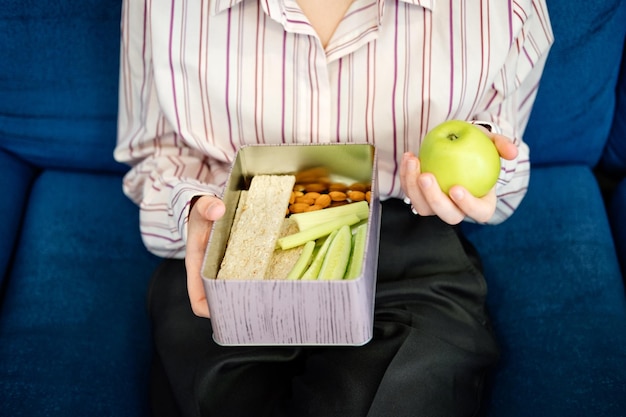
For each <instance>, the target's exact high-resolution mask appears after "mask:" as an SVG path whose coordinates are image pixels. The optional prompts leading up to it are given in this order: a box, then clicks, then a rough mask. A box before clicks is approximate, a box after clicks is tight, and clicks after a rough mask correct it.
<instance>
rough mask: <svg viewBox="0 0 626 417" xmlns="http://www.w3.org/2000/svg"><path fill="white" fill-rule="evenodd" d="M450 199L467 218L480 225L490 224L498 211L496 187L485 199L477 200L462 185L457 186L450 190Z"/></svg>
mask: <svg viewBox="0 0 626 417" xmlns="http://www.w3.org/2000/svg"><path fill="white" fill-rule="evenodd" d="M450 198H451V199H452V201H453V202H454V203H455V204H456V206H457V207H458V208H459V209H460V210H461V211H463V212H464V213H465V215H466V216H468V217H471V218H472V219H474V220H475V221H477V222H479V223H486V222H488V221H489V220H490V219H491V218H492V217H493V214H494V213H495V211H496V202H497V197H496V192H495V187H494V188H492V189H491V190H490V191H489V193H487V195H485V196H484V197H481V198H477V197H474V196H473V195H472V194H471V193H470V192H469V191H467V190H466V189H465V188H463V187H461V186H460V185H455V186H453V187H452V188H450Z"/></svg>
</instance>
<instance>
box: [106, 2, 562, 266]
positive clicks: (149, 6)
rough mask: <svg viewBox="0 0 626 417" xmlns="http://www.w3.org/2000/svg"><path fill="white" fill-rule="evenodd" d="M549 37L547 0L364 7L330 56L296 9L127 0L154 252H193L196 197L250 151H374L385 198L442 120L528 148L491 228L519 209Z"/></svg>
mask: <svg viewBox="0 0 626 417" xmlns="http://www.w3.org/2000/svg"><path fill="white" fill-rule="evenodd" d="M552 40H553V37H552V32H551V28H550V22H549V18H548V12H547V8H546V5H545V2H544V0H517V1H505V0H463V1H459V0H399V1H395V0H355V1H354V3H353V4H352V5H351V7H350V9H349V10H348V12H347V14H346V15H345V17H344V19H343V20H342V21H341V23H340V24H339V27H338V28H337V30H336V32H335V33H334V35H333V37H332V39H331V40H330V42H329V44H328V45H327V47H326V48H323V47H322V45H321V43H320V42H319V40H318V38H317V36H316V34H315V31H314V30H313V28H312V27H311V26H310V24H309V23H308V20H307V19H306V17H305V16H304V15H303V14H302V12H301V11H300V8H299V7H298V5H297V3H296V1H295V0H260V1H254V0H194V1H189V0H187V1H185V0H159V1H152V0H143V1H142V0H126V1H125V2H124V6H123V19H122V39H121V46H122V54H121V66H120V101H119V103H120V106H119V138H118V146H117V148H116V150H115V156H116V158H117V159H118V160H119V161H123V162H127V163H129V164H131V165H132V169H131V170H130V172H129V173H128V174H127V176H126V177H125V181H124V190H125V192H126V194H127V195H128V196H129V197H130V198H131V199H133V201H135V202H136V203H137V204H139V205H140V210H141V232H142V235H143V237H144V242H145V243H146V245H147V247H148V248H149V249H150V250H151V251H153V252H154V253H156V254H158V255H160V256H165V257H182V256H184V242H185V239H186V215H187V211H188V210H187V209H188V205H189V201H190V199H191V197H192V196H194V195H198V194H206V193H215V194H217V195H219V194H220V193H221V187H222V186H223V184H224V183H225V181H226V178H227V174H228V168H229V165H230V162H231V160H232V159H233V157H234V155H235V152H236V149H237V148H238V147H239V146H240V145H243V144H250V143H296V142H298V143H326V142H368V143H372V144H375V145H376V146H377V149H378V153H379V163H378V165H379V170H380V172H379V180H380V191H381V197H382V198H383V199H385V198H391V197H397V198H402V197H403V193H402V190H401V189H400V184H399V180H398V177H397V175H398V172H399V162H400V160H401V157H402V154H403V153H404V152H405V151H413V152H415V153H417V152H418V150H419V146H420V141H421V139H422V138H423V137H424V135H425V134H426V132H427V131H428V130H430V129H431V128H433V127H434V126H435V125H437V124H438V123H440V122H442V121H444V120H447V119H463V120H486V121H490V122H493V123H495V124H497V125H499V126H500V127H501V129H502V130H503V132H504V133H505V134H506V135H507V136H509V137H511V138H513V139H514V140H515V142H516V143H517V144H518V145H519V149H520V155H519V157H518V158H517V159H516V160H515V161H507V162H506V163H505V164H504V165H503V167H502V174H501V176H500V181H499V184H498V195H499V197H500V198H499V205H498V210H497V213H496V215H495V216H494V218H493V223H497V222H500V221H503V220H504V219H506V218H507V217H508V216H509V215H510V214H511V213H512V212H513V211H514V210H515V208H516V207H517V205H518V204H519V202H520V201H521V199H522V198H523V196H524V194H525V191H526V187H527V185H528V178H529V168H530V167H529V151H528V148H527V146H526V145H525V144H524V142H523V140H522V135H523V132H524V128H525V126H526V123H527V120H528V116H529V114H530V110H531V108H532V105H533V102H534V98H535V95H536V91H537V87H538V83H539V79H540V76H541V72H542V70H543V66H544V63H545V59H546V56H547V53H548V50H549V48H550V45H551V43H552Z"/></svg>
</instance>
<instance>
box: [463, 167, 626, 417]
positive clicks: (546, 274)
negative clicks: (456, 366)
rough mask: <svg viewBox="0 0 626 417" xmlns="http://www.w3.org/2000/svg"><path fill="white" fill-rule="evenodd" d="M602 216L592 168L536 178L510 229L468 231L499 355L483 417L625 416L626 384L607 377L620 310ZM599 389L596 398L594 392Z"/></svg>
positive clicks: (618, 346)
mask: <svg viewBox="0 0 626 417" xmlns="http://www.w3.org/2000/svg"><path fill="white" fill-rule="evenodd" d="M581 190H584V192H581ZM572 207H575V208H576V209H575V210H572ZM603 211H604V206H603V202H602V198H601V195H600V190H599V188H598V185H597V183H596V181H595V178H594V176H593V174H592V172H591V171H590V169H589V168H588V167H586V166H562V167H561V166H560V167H545V168H536V169H534V170H533V174H532V176H531V184H530V188H529V190H528V194H527V196H526V198H525V199H524V201H523V203H522V205H521V207H520V208H519V209H518V211H517V212H516V213H515V214H514V215H513V217H512V218H511V219H509V220H508V221H507V222H505V223H503V224H501V225H499V226H496V227H482V226H478V225H464V230H465V232H466V235H467V236H468V238H469V239H470V240H471V241H472V242H474V243H475V245H476V246H477V247H478V248H479V249H480V252H481V254H482V255H483V263H484V268H485V274H486V277H487V284H488V286H489V295H488V307H489V309H490V312H491V313H492V317H493V320H494V328H495V330H496V334H497V335H498V339H499V342H500V344H501V348H502V361H501V362H500V364H499V366H498V368H497V370H496V372H495V373H494V375H493V377H492V384H491V390H490V392H491V396H490V398H489V399H488V402H487V404H486V407H485V412H486V415H489V416H506V417H515V416H533V415H541V416H543V415H545V416H590V415H594V416H596V415H598V416H600V415H602V416H618V415H622V414H621V413H622V412H623V410H626V399H624V396H623V393H624V387H626V376H625V375H624V374H621V373H618V374H615V373H614V372H613V371H612V369H613V368H614V366H615V361H617V360H620V358H622V357H623V347H624V346H626V319H625V318H626V303H625V298H624V287H623V285H622V280H621V275H620V270H619V265H618V263H617V259H616V257H615V252H614V247H613V241H612V239H611V231H610V229H609V223H608V221H607V219H606V218H601V217H599V216H598V213H602V212H603ZM539 358H541V359H539ZM599 381H602V389H595V388H594V387H597V386H598V385H597V384H598V383H599Z"/></svg>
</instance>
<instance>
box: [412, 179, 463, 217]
mask: <svg viewBox="0 0 626 417" xmlns="http://www.w3.org/2000/svg"><path fill="white" fill-rule="evenodd" d="M418 184H419V187H420V190H421V192H422V195H423V197H424V200H425V201H426V203H427V204H428V207H429V208H430V210H432V211H433V213H434V214H436V215H437V216H439V218H441V220H443V221H444V222H446V223H448V224H459V223H461V222H462V221H463V219H464V218H465V213H463V211H461V209H460V208H459V207H458V206H457V205H456V204H455V203H454V202H453V201H452V200H451V199H450V197H449V196H448V195H447V194H446V193H444V192H443V191H442V190H441V188H440V187H439V185H438V184H437V180H436V179H435V176H434V175H432V174H430V173H423V174H420V175H419V178H418ZM418 210H419V208H418Z"/></svg>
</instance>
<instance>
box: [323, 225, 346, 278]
mask: <svg viewBox="0 0 626 417" xmlns="http://www.w3.org/2000/svg"><path fill="white" fill-rule="evenodd" d="M351 252H352V232H351V230H350V226H347V225H346V226H342V227H341V228H339V230H338V231H337V234H336V235H335V237H334V238H333V240H332V242H330V246H329V247H328V251H327V252H326V256H324V262H323V263H322V266H321V268H320V272H319V274H318V279H321V280H340V279H343V276H344V275H345V273H346V267H347V266H348V261H349V260H350V253H351Z"/></svg>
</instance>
